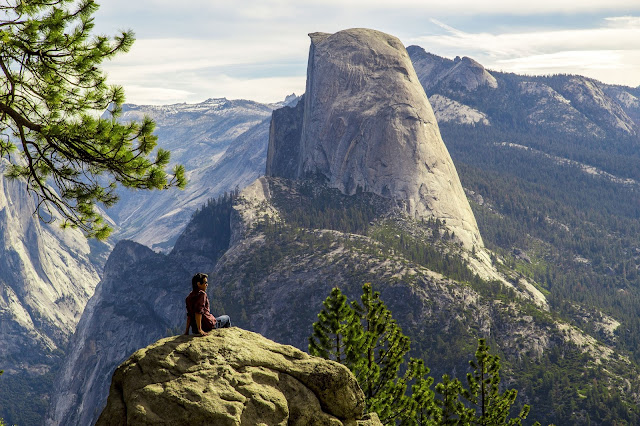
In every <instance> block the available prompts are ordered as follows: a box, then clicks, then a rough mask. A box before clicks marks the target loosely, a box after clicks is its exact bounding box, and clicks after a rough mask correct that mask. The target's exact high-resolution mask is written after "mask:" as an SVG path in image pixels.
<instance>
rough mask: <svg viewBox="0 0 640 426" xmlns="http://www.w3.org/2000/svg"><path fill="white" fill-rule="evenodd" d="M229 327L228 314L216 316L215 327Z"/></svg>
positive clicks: (229, 319)
mask: <svg viewBox="0 0 640 426" xmlns="http://www.w3.org/2000/svg"><path fill="white" fill-rule="evenodd" d="M227 327H231V318H229V315H220V316H219V317H216V328H227Z"/></svg>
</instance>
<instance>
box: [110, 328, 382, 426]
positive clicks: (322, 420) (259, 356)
mask: <svg viewBox="0 0 640 426" xmlns="http://www.w3.org/2000/svg"><path fill="white" fill-rule="evenodd" d="M363 408H364V394H363V393H362V391H361V390H360V387H359V386H358V384H357V382H356V380H355V377H354V376H353V375H352V374H351V372H349V370H348V369H347V368H346V367H344V366H342V365H341V364H338V363H335V362H332V361H327V360H324V359H321V358H316V357H312V356H310V355H308V354H306V353H304V352H302V351H300V350H298V349H296V348H294V347H292V346H285V345H280V344H278V343H275V342H273V341H271V340H268V339H266V338H264V337H262V336H261V335H259V334H256V333H252V332H249V331H245V330H242V329H239V328H235V327H232V328H229V329H221V330H214V331H212V332H211V333H210V334H209V335H208V336H206V337H195V336H177V337H170V338H166V339H162V340H160V341H158V342H156V343H154V344H152V345H150V346H148V347H147V348H144V349H141V350H139V351H137V352H136V353H134V354H133V355H132V356H131V357H130V358H129V359H128V360H127V361H126V362H124V363H123V364H122V365H121V366H120V367H118V369H117V370H116V371H115V373H114V375H113V381H112V384H111V390H110V393H109V398H108V400H107V406H106V407H105V409H104V411H103V412H102V414H101V416H100V418H99V419H98V422H97V425H98V426H104V425H123V424H139V425H143V424H167V425H177V424H191V425H197V424H215V425H220V426H225V425H259V424H268V425H300V426H302V425H304V426H308V425H336V426H337V425H342V424H349V425H362V426H364V425H370V426H374V425H380V424H381V423H380V421H379V420H378V418H377V416H376V415H375V414H374V415H373V416H372V417H368V418H367V419H363V415H362V412H363Z"/></svg>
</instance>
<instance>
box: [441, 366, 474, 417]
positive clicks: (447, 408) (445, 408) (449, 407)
mask: <svg viewBox="0 0 640 426" xmlns="http://www.w3.org/2000/svg"><path fill="white" fill-rule="evenodd" d="M461 393H462V383H460V380H458V379H453V380H451V378H450V377H449V375H447V374H444V375H443V376H442V382H440V383H438V384H437V385H436V394H438V396H439V398H436V399H435V404H436V406H437V407H438V409H437V410H436V412H435V418H436V422H437V424H438V425H466V424H470V423H471V420H472V419H473V417H474V413H475V410H473V409H470V408H467V407H465V405H464V403H463V402H462V401H460V394H461Z"/></svg>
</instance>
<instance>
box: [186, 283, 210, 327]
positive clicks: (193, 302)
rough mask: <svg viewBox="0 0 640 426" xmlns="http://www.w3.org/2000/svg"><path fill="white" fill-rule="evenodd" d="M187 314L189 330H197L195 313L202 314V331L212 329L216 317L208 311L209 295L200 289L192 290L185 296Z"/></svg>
mask: <svg viewBox="0 0 640 426" xmlns="http://www.w3.org/2000/svg"><path fill="white" fill-rule="evenodd" d="M185 302H186V305H187V315H188V316H189V318H191V330H193V332H194V333H197V332H198V329H197V327H198V326H197V325H196V316H195V314H202V331H210V330H213V327H214V326H215V324H216V318H215V317H214V316H213V315H211V312H209V297H208V296H207V293H205V292H204V291H202V290H194V291H192V292H191V293H189V295H188V296H187V298H186V300H185Z"/></svg>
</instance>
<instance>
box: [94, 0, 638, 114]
mask: <svg viewBox="0 0 640 426" xmlns="http://www.w3.org/2000/svg"><path fill="white" fill-rule="evenodd" d="M354 27H365V28H373V29H376V30H380V31H384V32H387V33H389V34H393V35H395V36H397V37H398V38H400V40H402V42H403V43H404V44H405V46H409V45H412V44H417V45H419V46H422V47H423V48H424V49H425V50H427V51H428V52H431V53H434V54H437V55H440V56H445V57H450V58H453V57H455V56H458V55H459V56H469V57H472V58H474V59H476V60H477V61H478V62H480V63H482V64H483V65H484V66H485V67H487V68H488V69H493V70H498V71H500V70H501V71H508V72H517V73H522V74H536V75H537V74H555V73H571V74H581V75H586V76H589V77H593V78H596V79H598V80H601V81H604V82H606V83H612V84H622V85H627V86H633V87H635V86H639V85H640V1H638V0H581V1H575V0H537V1H534V2H526V3H524V2H521V1H502V0H501V1H492V0H488V1H484V2H482V1H478V0H446V1H442V0H441V1H438V2H433V1H425V0H393V1H391V0H387V1H383V0H351V1H348V0H324V1H319V0H307V1H305V0H297V1H291V0H262V1H260V0H237V1H226V0H224V1H218V0H187V1H185V2H181V3H178V2H175V1H172V0H108V1H107V0H102V5H101V8H100V10H99V12H98V13H97V14H96V31H97V32H99V33H102V34H110V35H113V34H115V33H116V32H117V31H118V30H119V29H132V30H134V32H135V33H136V38H137V41H136V43H135V45H134V47H133V48H132V50H131V51H130V52H129V53H127V54H125V55H122V56H120V57H118V58H116V59H114V60H113V61H111V62H109V63H106V64H105V65H104V69H105V70H106V71H107V73H108V75H109V81H110V82H111V83H114V84H120V85H122V86H124V88H125V92H126V94H127V101H128V102H132V103H137V104H166V103H176V102H189V103H194V102H200V101H203V100H205V99H207V98H214V97H227V98H229V99H237V98H244V99H253V100H257V101H261V102H275V101H278V100H281V99H283V98H284V97H285V96H286V95H288V94H290V93H293V92H295V93H297V94H301V93H302V92H304V84H305V75H306V64H307V54H308V48H309V38H308V36H307V34H308V33H311V32H316V31H322V32H329V33H332V32H336V31H339V30H342V29H346V28H354Z"/></svg>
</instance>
